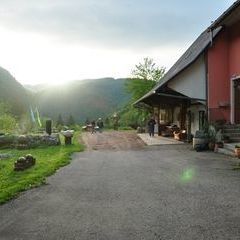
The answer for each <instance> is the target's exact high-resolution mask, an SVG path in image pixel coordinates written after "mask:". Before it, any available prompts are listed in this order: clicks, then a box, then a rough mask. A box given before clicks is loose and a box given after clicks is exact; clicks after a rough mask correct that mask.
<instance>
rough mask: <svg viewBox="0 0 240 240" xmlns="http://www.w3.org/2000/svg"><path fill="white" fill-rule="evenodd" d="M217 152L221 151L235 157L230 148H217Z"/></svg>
mask: <svg viewBox="0 0 240 240" xmlns="http://www.w3.org/2000/svg"><path fill="white" fill-rule="evenodd" d="M218 153H222V154H224V155H228V156H231V157H235V153H234V152H233V151H231V150H228V149H226V148H219V149H218Z"/></svg>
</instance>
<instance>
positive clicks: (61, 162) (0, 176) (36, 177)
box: [0, 133, 84, 204]
mask: <svg viewBox="0 0 240 240" xmlns="http://www.w3.org/2000/svg"><path fill="white" fill-rule="evenodd" d="M78 137H79V133H75V136H74V138H73V144H72V145H68V146H65V145H61V146H53V147H39V148H36V149H29V150H22V151H21V150H15V149H14V150H9V149H8V150H0V153H10V154H11V155H12V157H11V158H9V159H5V160H0V204H2V203H5V202H6V201H8V200H10V199H12V198H14V197H16V196H17V195H18V194H19V193H20V192H22V191H25V190H27V189H31V188H33V187H37V186H40V185H42V184H44V183H45V180H46V177H47V176H50V175H52V174H53V173H54V172H55V171H56V170H57V169H59V168H60V167H63V166H65V165H67V164H69V163H70V161H71V158H70V157H71V154H72V153H74V152H80V151H83V150H84V147H83V146H82V145H80V144H79V143H78ZM61 142H62V143H63V139H61ZM26 154H32V155H33V156H34V157H35V158H36V165H35V166H33V167H31V168H29V169H27V170H25V171H23V172H15V171H14V170H13V165H14V162H15V161H16V160H17V158H18V157H21V156H25V155H26Z"/></svg>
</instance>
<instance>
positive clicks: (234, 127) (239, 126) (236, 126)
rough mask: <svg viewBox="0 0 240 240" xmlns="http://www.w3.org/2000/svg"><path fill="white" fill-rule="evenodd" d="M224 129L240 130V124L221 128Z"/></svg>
mask: <svg viewBox="0 0 240 240" xmlns="http://www.w3.org/2000/svg"><path fill="white" fill-rule="evenodd" d="M221 128H222V129H238V128H240V125H239V124H229V125H228V124H227V125H224V126H222V127H221Z"/></svg>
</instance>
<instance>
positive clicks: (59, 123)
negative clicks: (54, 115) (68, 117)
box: [56, 114, 64, 127]
mask: <svg viewBox="0 0 240 240" xmlns="http://www.w3.org/2000/svg"><path fill="white" fill-rule="evenodd" d="M63 125H64V121H63V119H62V115H61V114H59V115H58V120H57V123H56V127H58V126H63Z"/></svg>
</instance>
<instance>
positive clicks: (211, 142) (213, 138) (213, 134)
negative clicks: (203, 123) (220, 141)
mask: <svg viewBox="0 0 240 240" xmlns="http://www.w3.org/2000/svg"><path fill="white" fill-rule="evenodd" d="M207 133H208V139H209V142H208V148H209V150H211V151H213V150H214V148H215V142H216V130H215V127H214V126H213V125H209V126H208V131H207Z"/></svg>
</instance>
